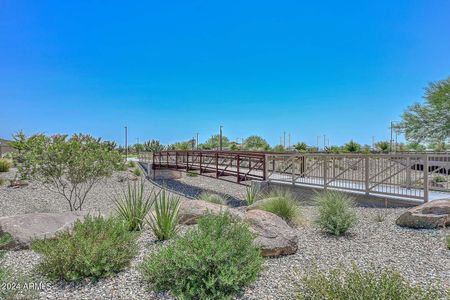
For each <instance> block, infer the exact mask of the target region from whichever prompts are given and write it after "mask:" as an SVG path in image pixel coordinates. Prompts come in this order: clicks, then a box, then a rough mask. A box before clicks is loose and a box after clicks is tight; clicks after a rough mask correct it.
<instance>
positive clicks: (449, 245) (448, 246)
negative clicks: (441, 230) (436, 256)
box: [447, 234, 450, 250]
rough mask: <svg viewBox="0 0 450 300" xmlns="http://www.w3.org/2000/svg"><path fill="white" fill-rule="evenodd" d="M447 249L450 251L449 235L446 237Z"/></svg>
mask: <svg viewBox="0 0 450 300" xmlns="http://www.w3.org/2000/svg"><path fill="white" fill-rule="evenodd" d="M447 248H448V249H449V250H450V234H449V235H447Z"/></svg>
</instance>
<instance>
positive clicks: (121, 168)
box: [116, 161, 128, 171]
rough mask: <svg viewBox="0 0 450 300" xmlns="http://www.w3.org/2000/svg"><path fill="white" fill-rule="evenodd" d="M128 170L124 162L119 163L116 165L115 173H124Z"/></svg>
mask: <svg viewBox="0 0 450 300" xmlns="http://www.w3.org/2000/svg"><path fill="white" fill-rule="evenodd" d="M127 169H128V167H127V165H126V164H125V162H124V161H120V162H118V163H117V164H116V171H126V170H127Z"/></svg>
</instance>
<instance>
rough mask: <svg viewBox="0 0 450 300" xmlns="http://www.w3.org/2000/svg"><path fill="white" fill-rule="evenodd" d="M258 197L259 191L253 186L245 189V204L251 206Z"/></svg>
mask: <svg viewBox="0 0 450 300" xmlns="http://www.w3.org/2000/svg"><path fill="white" fill-rule="evenodd" d="M258 196H259V191H258V189H257V188H256V187H255V186H254V185H252V186H248V187H247V188H246V189H245V202H247V205H252V204H253V203H255V202H256V200H258Z"/></svg>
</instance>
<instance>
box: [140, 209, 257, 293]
mask: <svg viewBox="0 0 450 300" xmlns="http://www.w3.org/2000/svg"><path fill="white" fill-rule="evenodd" d="M252 242H253V236H252V234H251V233H250V232H249V230H248V228H247V226H246V225H245V224H243V223H241V222H240V221H239V220H238V219H236V218H234V217H232V216H231V215H230V214H228V213H225V214H223V215H219V216H210V215H208V216H204V217H202V218H200V219H199V221H198V227H197V228H195V229H192V230H191V231H189V232H188V233H186V234H185V235H184V236H183V237H180V238H179V239H177V240H175V241H174V242H173V243H172V244H169V245H168V246H167V247H165V248H163V249H161V250H160V251H159V252H158V253H155V254H152V255H151V256H149V257H148V258H147V259H146V260H145V261H144V263H143V265H142V271H143V274H144V276H145V278H146V279H147V281H148V282H149V283H150V284H151V285H152V286H153V288H154V289H155V290H157V291H170V292H171V293H172V294H173V295H174V296H175V297H177V298H179V299H231V298H232V296H233V295H235V294H236V293H238V292H239V290H240V289H241V288H242V287H243V286H245V285H247V284H249V283H251V282H253V281H254V280H255V279H256V277H257V276H258V274H259V272H260V271H261V269H262V261H263V260H262V258H261V256H260V250H259V249H257V248H256V247H255V246H253V244H252Z"/></svg>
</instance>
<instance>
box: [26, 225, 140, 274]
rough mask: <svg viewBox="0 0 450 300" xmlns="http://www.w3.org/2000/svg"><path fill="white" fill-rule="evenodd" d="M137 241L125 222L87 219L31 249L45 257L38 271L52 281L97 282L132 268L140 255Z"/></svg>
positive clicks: (41, 241) (36, 242)
mask: <svg viewBox="0 0 450 300" xmlns="http://www.w3.org/2000/svg"><path fill="white" fill-rule="evenodd" d="M136 239H137V235H136V234H135V233H133V232H130V231H128V226H127V224H126V223H125V222H123V221H122V220H119V219H117V218H108V219H105V218H103V217H91V216H88V217H86V218H85V219H84V221H83V222H81V221H77V222H76V223H75V225H74V227H73V230H72V231H71V232H69V231H65V232H62V233H59V234H57V238H56V239H55V240H38V241H35V242H34V243H33V244H32V249H33V250H35V251H36V252H38V253H40V254H42V256H43V261H42V262H41V263H40V264H39V266H38V270H39V271H41V272H42V273H44V274H46V275H47V276H48V277H49V278H50V279H64V280H67V281H80V280H82V279H83V278H91V279H92V280H97V279H99V278H101V277H107V276H110V275H112V274H114V273H117V272H119V271H120V270H122V269H123V268H124V267H126V266H128V265H129V263H130V261H131V259H132V258H133V257H134V256H135V255H136V254H137V249H138V248H137V241H136Z"/></svg>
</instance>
